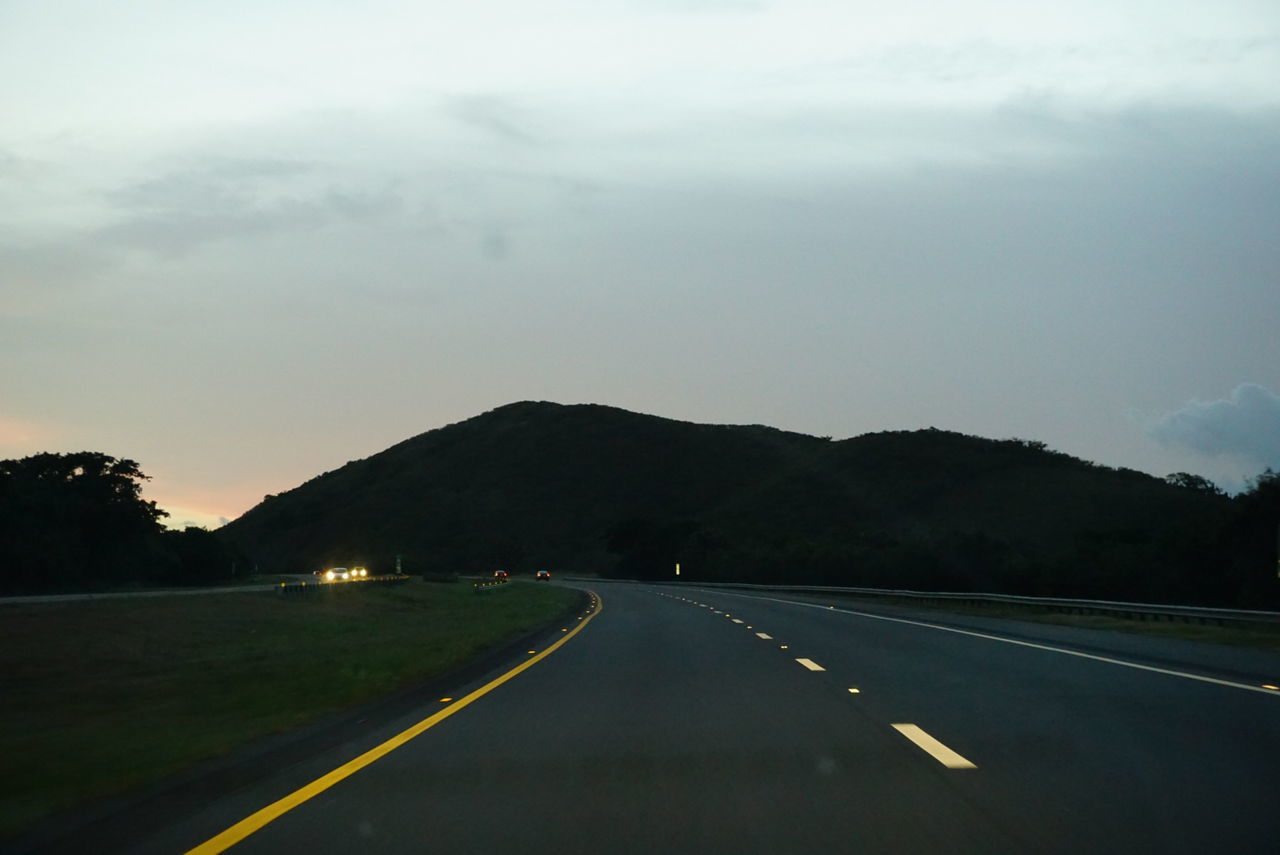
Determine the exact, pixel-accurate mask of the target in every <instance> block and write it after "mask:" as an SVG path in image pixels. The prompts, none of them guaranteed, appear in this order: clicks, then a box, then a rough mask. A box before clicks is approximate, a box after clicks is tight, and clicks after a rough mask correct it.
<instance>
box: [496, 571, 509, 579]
mask: <svg viewBox="0 0 1280 855" xmlns="http://www.w3.org/2000/svg"><path fill="white" fill-rule="evenodd" d="M493 578H495V579H509V578H511V574H510V573H508V572H507V571H506V570H494V571H493Z"/></svg>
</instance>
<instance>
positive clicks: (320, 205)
mask: <svg viewBox="0 0 1280 855" xmlns="http://www.w3.org/2000/svg"><path fill="white" fill-rule="evenodd" d="M314 172H315V170H314V169H313V167H312V166H311V165H309V164H305V163H290V162H286V161H278V160H245V161H233V160H225V159H222V160H216V161H212V162H210V163H208V164H206V165H203V166H201V167H197V168H193V169H189V170H184V171H178V172H171V173H169V174H167V175H164V176H161V177H159V178H156V179H151V180H148V181H144V182H141V183H137V184H133V185H129V186H126V187H123V188H120V189H118V190H116V191H113V192H111V193H109V194H107V197H106V200H107V201H108V202H109V203H110V204H111V205H112V206H113V207H114V208H115V209H116V211H117V212H119V213H122V214H123V215H124V217H123V218H122V219H121V220H119V221H118V222H116V223H114V224H112V225H110V226H107V227H105V228H102V229H100V230H99V231H98V232H97V235H96V237H97V238H98V240H99V242H100V243H103V244H106V245H124V246H129V247H133V248H137V249H143V250H147V251H150V252H153V253H155V254H157V255H161V256H168V257H172V256H177V255H182V254H184V253H186V252H188V251H190V250H192V249H194V248H197V247H199V246H201V245H203V244H206V243H209V242H215V241H223V240H238V239H245V238H253V237H259V236H265V235H269V234H272V233H277V232H289V231H298V230H314V229H317V228H320V227H322V226H325V225H328V224H330V223H333V222H362V221H369V220H375V219H379V218H381V217H384V216H387V215H392V214H395V213H397V212H399V211H400V210H401V199H400V198H399V196H398V195H397V194H396V193H395V192H393V191H391V190H390V189H385V190H380V191H373V192H364V191H356V192H348V191H344V190H339V189H336V188H334V187H333V186H328V187H325V186H316V180H315V178H316V176H315V175H314Z"/></svg>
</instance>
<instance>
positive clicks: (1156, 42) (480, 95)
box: [0, 0, 1280, 526]
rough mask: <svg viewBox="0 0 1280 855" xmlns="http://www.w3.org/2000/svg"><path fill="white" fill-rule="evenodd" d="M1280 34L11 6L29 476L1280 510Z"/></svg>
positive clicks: (182, 483)
mask: <svg viewBox="0 0 1280 855" xmlns="http://www.w3.org/2000/svg"><path fill="white" fill-rule="evenodd" d="M1278 393H1280V4H1277V3H1276V2H1275V0H1256V2H1255V0H1214V2H1208V0H1194V2H1192V0H1162V2H1147V0H1096V1H1095V0H1072V2H1046V3H1035V2H1025V0H1022V2H994V0H993V2H964V3H936V2H931V0H930V2H923V0H898V2H894V3H891V4H886V3H883V2H862V0H838V2H811V1H810V0H794V1H793V2H776V3H774V2H751V0H741V2H739V1H738V0H705V2H700V0H581V2H548V1H547V0H523V2H517V0H473V2H469V3H444V2H390V0H373V2H361V3H354V2H325V0H307V2H292V0H273V2H267V3H263V2H260V0H257V2H240V0H223V2H220V3H216V4H215V3H208V2H189V0H156V2H142V0H120V2H111V3H104V2H100V0H85V2H72V0H38V1H37V0H33V2H24V1H23V0H0V458H12V457H22V456H25V455H28V454H33V453H36V452H39V451H79V450H92V451H101V452H105V453H107V454H110V455H113V456H116V457H128V458H131V459H134V460H136V461H138V462H139V463H140V465H141V467H142V469H143V470H144V471H145V472H146V473H147V474H149V475H150V476H152V479H153V480H152V481H151V482H149V483H148V485H147V488H146V495H147V497H148V498H150V499H154V500H156V501H157V502H158V503H159V504H160V506H161V507H163V508H165V509H167V510H169V511H170V512H171V514H172V515H173V516H172V518H171V520H170V523H171V524H175V525H181V524H184V523H187V522H191V523H195V524H201V525H208V526H215V525H217V524H218V521H219V519H220V518H234V517H236V516H238V515H240V514H241V513H243V512H244V511H246V510H248V509H249V508H250V507H252V506H253V505H254V504H256V503H257V502H259V501H260V500H261V499H262V497H263V495H264V494H265V493H278V492H283V491H285V490H288V489H291V488H293V487H295V486H297V485H298V484H300V483H301V482H303V481H305V480H307V479H308V478H311V477H313V476H315V475H317V474H319V473H321V472H323V471H325V470H329V469H335V468H337V467H339V466H341V465H343V464H344V463H346V462H347V461H349V460H353V459H358V458H362V457H367V456H369V455H371V454H374V453H377V452H379V451H381V450H383V449H384V448H386V447H388V446H390V445H392V444H394V443H396V442H398V441H400V440H403V439H406V438H408V437H410V436H413V435H416V434H418V433H421V432H423V431H426V430H430V429H433V428H437V427H441V426H443V425H445V424H448V423H451V422H455V421H459V420H461V419H465V418H469V417H471V416H474V415H477V414H479V413H481V412H483V411H485V410H489V409H492V408H494V407H496V406H501V405H503V404H507V403H510V402H513V401H520V400H547V401H556V402H560V403H599V404H608V405H612V406H618V407H624V408H626V409H630V410H635V411H639V412H645V413H652V414H655V415H661V416H666V417H671V418H677V419H685V420H689V421H698V422H715V423H735V424H754V423H758V424H768V425H772V426H775V427H779V428H784V429H788V430H795V431H801V432H805V433H811V434H817V435H830V436H833V437H836V438H844V437H849V436H854V435H858V434H862V433H866V432H869V431H880V430H895V429H915V428H922V427H929V426H935V427H938V428H943V429H948V430H956V431H961V432H964V433H970V434H977V435H980V436H987V437H994V438H1003V437H1011V436H1017V437H1023V438H1027V439H1036V440H1041V441H1044V442H1046V443H1048V445H1049V446H1050V447H1051V448H1054V449H1057V450H1059V451H1064V452H1067V453H1069V454H1072V455H1076V456H1079V457H1083V458H1086V459H1089V460H1094V461H1097V462H1100V463H1104V464H1107V465H1111V466H1126V467H1130V468H1134V469H1139V470H1142V471H1145V472H1150V473H1152V474H1154V475H1158V476H1163V475H1166V474H1168V473H1170V472H1174V471H1188V472H1193V473H1197V474H1201V475H1204V476H1207V477H1209V478H1212V479H1214V480H1215V481H1217V482H1218V483H1220V484H1221V485H1223V486H1224V487H1227V488H1229V489H1239V488H1240V487H1241V486H1242V485H1243V484H1244V483H1245V482H1246V480H1247V479H1248V478H1250V477H1252V476H1256V475H1257V474H1258V473H1259V472H1261V471H1262V470H1263V469H1264V467H1266V466H1271V467H1274V468H1280V394H1278Z"/></svg>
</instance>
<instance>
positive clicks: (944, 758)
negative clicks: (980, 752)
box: [893, 724, 978, 769]
mask: <svg viewBox="0 0 1280 855" xmlns="http://www.w3.org/2000/svg"><path fill="white" fill-rule="evenodd" d="M893 729H894V730H896V731H898V733H901V734H902V735H903V736H905V737H906V738H907V739H910V740H911V741H912V742H914V743H915V744H916V747H917V748H920V749H921V750H923V751H924V752H925V753H926V754H928V755H929V756H930V757H932V758H933V759H934V760H937V761H938V762H939V763H941V764H942V765H943V766H946V767H947V768H948V769H977V768H978V767H977V766H975V765H974V764H973V763H970V762H969V761H968V760H966V759H964V758H963V757H961V756H960V755H959V754H957V753H956V752H954V751H952V750H951V749H950V748H948V747H947V746H945V745H943V744H942V743H941V742H939V741H938V740H936V739H934V738H933V737H932V736H930V735H929V734H927V733H925V732H924V731H923V730H922V729H920V728H919V727H917V726H916V725H914V724H895V725H893Z"/></svg>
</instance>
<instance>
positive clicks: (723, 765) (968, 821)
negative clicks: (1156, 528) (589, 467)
mask: <svg viewBox="0 0 1280 855" xmlns="http://www.w3.org/2000/svg"><path fill="white" fill-rule="evenodd" d="M590 587H591V588H592V590H594V591H596V592H598V593H599V595H600V600H601V603H602V607H601V608H600V609H599V610H598V611H592V612H591V613H589V614H584V615H582V616H579V619H578V620H577V621H575V622H574V623H573V624H571V625H567V626H565V627H564V629H565V630H567V631H566V632H565V633H564V634H563V635H561V636H559V640H560V641H563V644H562V646H561V647H559V648H558V649H555V650H554V651H553V652H550V653H546V648H545V645H543V649H541V650H539V651H538V652H537V653H536V654H534V653H531V654H526V655H528V656H529V657H530V660H535V659H536V661H533V662H532V664H530V665H529V667H527V669H526V670H524V671H523V672H521V673H519V674H516V675H514V676H512V677H510V679H506V680H505V681H504V682H501V683H500V684H499V685H496V686H491V687H489V688H488V689H487V690H486V689H485V687H486V684H489V683H490V682H491V681H493V680H494V679H495V678H501V676H502V674H503V672H504V671H506V669H507V668H509V667H510V666H509V665H508V666H504V667H503V668H502V669H499V670H498V671H494V672H492V673H489V674H485V675H482V676H478V677H476V678H475V679H473V680H472V681H470V682H468V683H467V684H466V685H460V686H458V687H457V690H456V696H455V697H456V698H457V699H464V700H465V699H468V697H469V694H470V693H472V692H475V691H480V692H482V694H480V695H479V696H477V697H475V698H474V699H470V700H469V701H468V703H467V705H466V706H465V707H464V708H460V709H457V710H456V711H455V712H453V714H451V715H449V714H448V711H450V710H451V709H453V707H454V705H456V704H457V702H458V701H457V700H453V701H444V700H440V701H438V702H437V704H436V705H434V706H432V707H430V708H427V709H423V710H418V711H415V712H414V713H413V715H411V716H408V717H405V718H403V719H401V720H396V721H391V722H385V723H383V724H382V726H381V727H380V728H378V729H376V730H370V732H369V733H367V734H364V735H363V741H361V740H356V741H355V742H353V743H352V744H351V745H348V746H344V747H341V748H339V749H333V750H331V751H327V752H323V753H321V754H320V755H318V756H316V757H313V758H311V759H309V760H308V761H306V762H304V763H300V764H296V765H293V766H289V767H287V768H281V769H279V770H277V771H276V772H274V773H273V774H270V775H266V776H263V777H262V778H261V779H260V780H256V781H253V782H251V783H248V784H246V785H245V786H243V787H241V788H240V789H238V790H236V791H235V792H232V793H219V794H216V797H215V795H214V794H211V796H210V798H209V801H208V803H207V804H205V805H204V806H203V807H202V808H201V809H199V810H196V811H194V812H190V813H188V814H186V815H183V816H173V817H163V818H156V825H155V827H154V828H139V829H138V836H137V839H135V840H133V841H132V842H131V843H130V845H129V847H128V850H129V851H131V852H139V853H144V855H145V853H151V852H157V853H159V852H166V853H174V852H186V851H189V850H192V849H194V848H196V847H197V845H198V844H201V843H203V842H205V841H208V840H210V839H211V838H215V836H216V835H218V834H219V833H220V832H223V831H224V830H225V829H228V828H234V827H235V826H236V824H237V823H238V822H240V821H241V820H243V819H244V818H246V817H249V816H251V815H253V814H254V813H255V812H256V811H259V810H260V809H262V808H264V807H265V806H267V805H270V804H271V803H273V802H275V801H276V800H277V799H280V798H282V797H286V796H287V795H288V794H289V793H296V792H298V791H301V792H302V796H303V797H299V798H297V799H296V801H298V802H299V803H297V804H296V806H291V807H290V809H288V810H283V811H279V810H278V811H276V812H275V813H273V814H272V815H270V816H268V817H266V820H267V821H266V822H265V823H264V824H261V827H258V828H256V830H253V831H252V833H248V834H243V833H242V831H243V829H240V830H236V831H234V832H233V833H232V834H231V836H230V838H224V839H223V840H221V841H220V842H218V843H216V844H213V845H208V846H205V847H203V848H200V849H196V851H198V852H200V853H208V852H214V851H220V850H222V849H223V848H224V847H225V845H226V844H227V843H229V842H232V841H236V840H238V842H234V845H231V846H230V848H229V849H227V850H226V851H230V852H233V853H236V855H267V853H271V854H272V855H274V853H288V852H307V853H349V852H361V853H406V852H412V853H418V852H422V853H427V852H429V853H522V855H537V854H538V853H556V855H566V853H601V852H608V853H655V852H662V853H771V855H776V853H813V852H851V853H939V852H947V853H981V855H998V853H1019V855H1024V853H1084V852H1088V853H1125V855H1136V854H1137V853H1182V852H1186V853H1206V852H1214V853H1270V852H1275V851H1278V850H1280V809H1278V806H1277V804H1276V798H1277V796H1278V795H1280V691H1277V690H1272V689H1267V688H1263V687H1262V684H1263V683H1266V682H1267V681H1268V680H1271V681H1272V682H1274V681H1276V680H1277V679H1280V657H1276V656H1272V655H1270V654H1265V655H1264V654H1258V655H1254V656H1253V657H1252V658H1249V657H1247V656H1244V654H1241V656H1242V657H1244V659H1245V660H1247V661H1246V662H1245V664H1240V662H1239V661H1235V660H1233V659H1232V655H1231V653H1230V651H1229V649H1224V652H1223V654H1222V656H1221V657H1220V658H1221V659H1222V660H1223V662H1222V663H1221V665H1220V666H1217V667H1215V666H1214V664H1213V663H1212V662H1206V661H1205V659H1206V658H1207V659H1210V660H1211V659H1213V658H1214V654H1213V652H1212V651H1210V652H1209V653H1208V654H1205V652H1204V651H1205V648H1203V647H1201V646H1197V645H1180V643H1178V642H1172V641H1159V642H1153V641H1150V640H1145V639H1144V640H1143V641H1142V642H1140V643H1139V642H1134V644H1133V649H1130V650H1120V651H1119V652H1116V651H1115V650H1108V649H1106V648H1105V643H1106V642H1107V639H1108V638H1109V637H1110V636H1108V635H1106V634H1102V635H1100V634H1098V633H1095V632H1091V631H1086V630H1071V629H1063V628H1058V627H1053V628H1045V629H1044V636H1043V638H1039V639H1037V637H1036V636H1035V635H1034V634H1035V633H1036V632H1038V630H1037V629H1036V628H1035V627H1033V626H1031V625H1028V624H1022V623H1016V622H1009V623H1004V622H999V621H987V622H985V623H983V624H982V625H981V626H975V625H974V623H973V622H972V621H970V622H969V624H968V627H969V628H968V629H963V630H956V629H946V628H941V627H939V626H931V625H926V624H931V623H938V622H942V621H945V620H947V619H946V618H944V617H940V616H937V615H933V616H932V617H927V618H920V619H919V620H915V619H912V618H910V617H909V616H907V617H906V619H904V615H903V613H901V612H899V613H898V615H897V617H896V618H886V617H885V615H887V614H889V613H888V612H884V613H881V615H880V616H876V615H873V614H872V613H871V612H869V611H867V609H869V608H871V607H866V608H863V607H854V606H844V607H838V608H826V607H823V606H821V605H813V604H807V605H806V604H795V603H787V602H781V601H778V600H775V599H770V598H768V597H762V596H759V595H746V594H741V593H728V592H724V591H699V590H696V589H690V588H671V587H658V586H645V585H628V584H609V583H599V584H594V583H593V584H592V585H591V586H590ZM579 626H581V628H580V629H579ZM1125 643H1126V642H1124V641H1123V640H1120V641H1116V642H1115V644H1116V645H1119V647H1121V648H1123V647H1124V645H1125ZM1143 645H1146V647H1144V646H1143ZM1155 647H1158V649H1159V655H1158V656H1156V655H1152V654H1150V653H1149V652H1144V651H1145V650H1148V649H1154V648H1155ZM1183 650H1185V651H1186V652H1187V653H1188V656H1187V657H1186V660H1187V661H1188V662H1190V661H1192V660H1194V659H1196V656H1192V655H1190V654H1191V653H1195V654H1197V656H1199V660H1197V661H1195V662H1194V665H1188V666H1186V667H1181V666H1179V665H1178V664H1177V662H1178V660H1179V652H1180V651H1183ZM544 654H545V655H544ZM539 657H542V658H539ZM1133 666H1139V667H1133ZM1268 668H1270V669H1271V671H1270V672H1269V673H1268V672H1267V669H1268ZM433 713H442V714H443V716H445V717H440V719H439V720H438V721H437V722H436V723H434V725H433V726H430V727H429V728H427V729H425V730H424V731H423V732H421V733H420V734H419V735H417V736H416V737H415V738H413V739H410V740H408V741H406V742H404V744H402V745H400V746H399V747H396V748H395V749H394V750H391V751H389V752H388V753H386V754H385V755H384V756H381V757H380V758H379V759H376V760H375V761H373V762H371V763H369V764H368V765H364V766H363V767H362V768H360V769H358V770H357V771H354V772H353V773H351V774H349V775H346V776H345V777H341V779H340V780H336V781H335V782H333V783H332V785H331V786H328V787H327V788H323V789H322V788H321V787H320V786H317V785H315V784H313V783H312V782H313V781H315V780H316V779H318V778H321V776H323V775H324V774H325V773H327V772H330V771H331V770H334V769H337V768H338V767H340V766H341V765H342V764H343V763H345V762H347V761H348V760H350V759H351V758H352V757H355V756H356V755H357V754H359V753H360V752H361V751H364V750H365V749H367V748H368V747H370V746H371V745H372V744H376V743H378V742H381V741H382V740H384V739H386V738H388V737H390V736H391V735H393V734H394V733H397V732H399V731H401V730H403V728H405V727H407V726H409V725H410V724H412V723H413V722H414V721H418V720H421V719H424V718H425V717H427V716H429V715H432V714H433ZM306 796H309V798H304V797H306Z"/></svg>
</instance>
